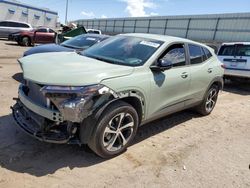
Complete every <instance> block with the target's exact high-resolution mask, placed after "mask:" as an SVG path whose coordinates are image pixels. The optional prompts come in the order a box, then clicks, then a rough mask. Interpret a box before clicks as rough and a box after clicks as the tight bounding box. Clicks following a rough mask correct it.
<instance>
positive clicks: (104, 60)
mask: <svg viewBox="0 0 250 188" xmlns="http://www.w3.org/2000/svg"><path fill="white" fill-rule="evenodd" d="M82 55H83V56H86V57H89V58H93V59H96V60H99V61H103V62H106V63H112V64H117V65H119V62H117V61H112V60H110V59H105V58H102V57H96V56H91V55H86V54H82Z"/></svg>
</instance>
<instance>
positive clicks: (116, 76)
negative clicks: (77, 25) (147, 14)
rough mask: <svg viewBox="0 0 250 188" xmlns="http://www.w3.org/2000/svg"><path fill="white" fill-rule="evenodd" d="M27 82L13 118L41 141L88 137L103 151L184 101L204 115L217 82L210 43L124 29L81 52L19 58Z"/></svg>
mask: <svg viewBox="0 0 250 188" xmlns="http://www.w3.org/2000/svg"><path fill="white" fill-rule="evenodd" d="M19 63H20V65H21V67H22V70H23V75H24V79H25V84H21V85H20V87H19V91H18V96H19V99H18V100H17V102H16V104H15V105H14V107H13V108H12V109H13V117H14V119H15V121H16V122H17V124H18V125H19V126H20V127H21V128H22V130H24V131H25V132H26V133H28V134H30V135H31V136H33V137H35V138H37V139H39V140H41V141H46V142H52V143H71V144H88V145H89V147H90V148H91V149H92V150H93V151H94V152H95V153H97V154H98V155H99V156H101V157H103V158H109V157H113V156H116V155H118V154H121V153H122V152H124V151H125V150H126V148H127V147H128V146H129V145H130V144H131V142H132V141H133V139H134V137H135V135H136V132H137V129H138V126H139V125H143V124H145V123H147V122H150V121H153V120H155V119H158V118H160V117H163V116H166V115H168V114H170V113H174V112H177V111H180V110H183V109H187V108H191V107H193V108H196V109H197V111H198V112H200V113H201V114H202V115H208V114H210V113H211V112H212V110H213V109H214V107H215V104H216V101H217V97H218V92H219V90H220V89H221V88H222V86H223V79H222V77H223V72H224V70H223V68H222V66H221V65H222V63H221V62H220V61H219V60H218V58H217V56H216V54H215V53H214V50H213V49H211V48H210V47H208V46H206V45H203V44H200V43H197V42H194V41H191V40H187V39H182V38H176V37H170V36H164V35H153V34H135V33H133V34H122V35H117V36H115V37H111V38H110V39H108V40H105V41H103V42H101V43H99V44H96V45H94V46H92V47H91V48H88V49H87V50H85V51H83V52H81V53H73V52H65V53H62V52H61V53H43V54H35V55H31V56H27V57H23V58H21V59H19Z"/></svg>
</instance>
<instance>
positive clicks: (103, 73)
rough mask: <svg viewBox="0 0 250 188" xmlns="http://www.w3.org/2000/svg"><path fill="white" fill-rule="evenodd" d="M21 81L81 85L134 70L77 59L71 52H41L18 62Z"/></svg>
mask: <svg viewBox="0 0 250 188" xmlns="http://www.w3.org/2000/svg"><path fill="white" fill-rule="evenodd" d="M19 63H20V64H21V67H22V69H23V76H24V79H27V80H31V81H34V82H36V83H40V84H45V85H62V86H84V85H91V84H97V83H100V82H101V81H102V80H105V79H110V78H115V77H121V76H126V75H129V74H131V73H132V72H133V70H134V68H133V67H129V66H123V65H115V64H110V63H106V62H103V61H99V60H95V59H92V58H88V57H85V56H81V55H79V54H77V53H75V52H52V53H41V54H34V55H30V56H26V57H23V58H21V59H19Z"/></svg>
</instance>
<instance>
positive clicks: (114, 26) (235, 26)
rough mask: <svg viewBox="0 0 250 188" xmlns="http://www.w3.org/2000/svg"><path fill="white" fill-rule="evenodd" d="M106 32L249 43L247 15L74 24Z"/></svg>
mask: <svg viewBox="0 0 250 188" xmlns="http://www.w3.org/2000/svg"><path fill="white" fill-rule="evenodd" d="M74 22H76V23H77V24H79V25H83V26H85V27H86V28H95V29H100V30H102V31H103V32H105V33H127V32H140V33H156V34H164V35H172V36H178V37H184V38H189V39H193V40H198V41H208V42H214V41H216V42H224V41H250V13H232V14H210V15H192V16H157V17H135V18H114V19H86V20H76V21H74Z"/></svg>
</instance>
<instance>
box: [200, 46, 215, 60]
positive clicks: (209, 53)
mask: <svg viewBox="0 0 250 188" xmlns="http://www.w3.org/2000/svg"><path fill="white" fill-rule="evenodd" d="M202 49H203V51H204V53H205V55H206V60H207V59H209V58H210V57H212V56H213V55H212V54H211V52H210V51H209V50H208V49H207V48H202Z"/></svg>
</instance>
